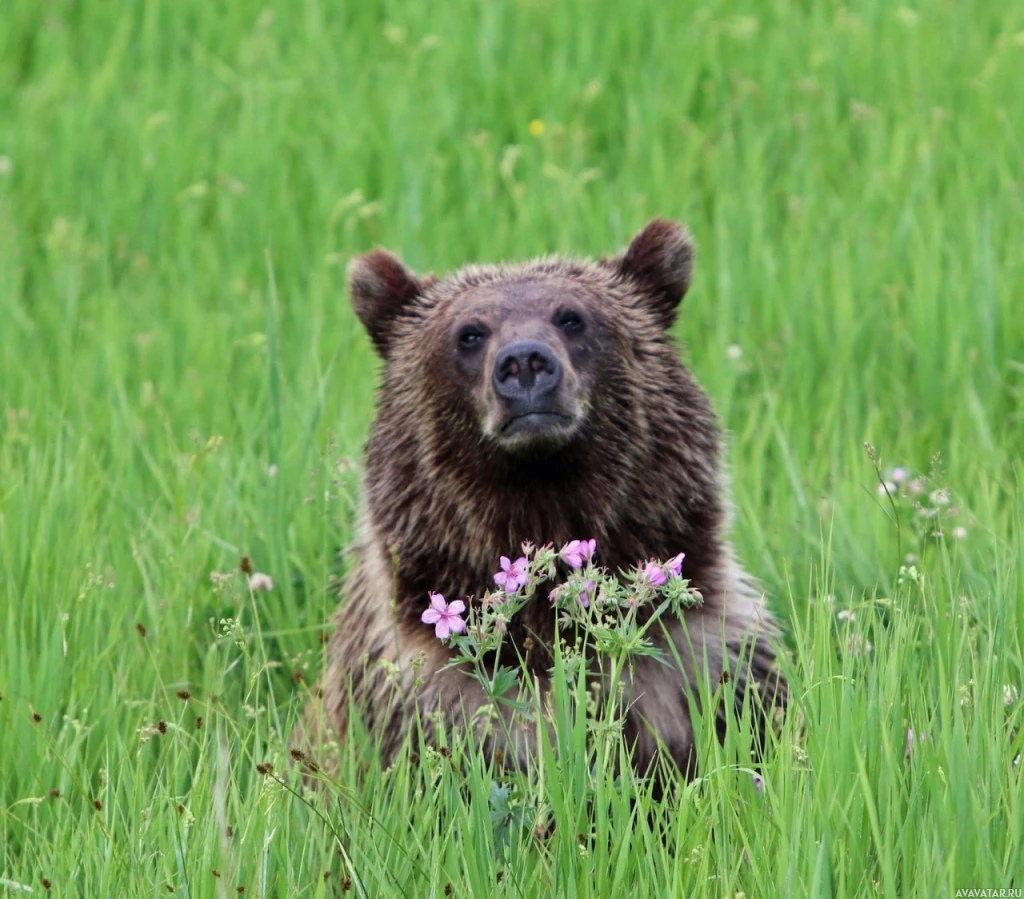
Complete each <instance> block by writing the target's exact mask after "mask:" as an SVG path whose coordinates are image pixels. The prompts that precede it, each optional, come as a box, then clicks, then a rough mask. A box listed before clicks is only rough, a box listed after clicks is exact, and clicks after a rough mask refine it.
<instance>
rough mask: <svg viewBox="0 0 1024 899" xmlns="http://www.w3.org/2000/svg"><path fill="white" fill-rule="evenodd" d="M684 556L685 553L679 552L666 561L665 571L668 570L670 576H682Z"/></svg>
mask: <svg viewBox="0 0 1024 899" xmlns="http://www.w3.org/2000/svg"><path fill="white" fill-rule="evenodd" d="M684 557H685V553H679V555H678V556H673V557H672V558H671V559H669V560H668V561H667V562H666V563H665V571H667V572H668V575H669V577H682V574H683V558H684Z"/></svg>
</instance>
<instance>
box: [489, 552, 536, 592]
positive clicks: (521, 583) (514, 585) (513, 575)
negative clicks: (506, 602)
mask: <svg viewBox="0 0 1024 899" xmlns="http://www.w3.org/2000/svg"><path fill="white" fill-rule="evenodd" d="M529 580H530V576H529V575H528V574H527V573H526V556H520V557H519V558H518V559H516V560H515V561H514V562H510V561H509V558H508V556H502V557H501V571H499V572H498V573H497V574H496V575H494V583H496V584H497V585H498V586H499V587H501V588H503V589H504V591H505V592H506V593H515V592H516V591H517V590H518V589H519V588H520V587H525V586H526V584H527V581H529Z"/></svg>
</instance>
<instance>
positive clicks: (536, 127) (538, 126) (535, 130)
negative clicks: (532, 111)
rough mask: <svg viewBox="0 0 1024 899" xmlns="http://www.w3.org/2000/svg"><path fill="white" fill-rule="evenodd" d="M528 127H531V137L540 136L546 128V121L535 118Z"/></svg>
mask: <svg viewBox="0 0 1024 899" xmlns="http://www.w3.org/2000/svg"><path fill="white" fill-rule="evenodd" d="M527 128H528V129H529V132H530V136H531V137H540V136H541V135H542V134H543V133H544V131H545V130H546V128H545V126H544V122H542V121H541V120H540V119H534V120H533V121H531V122H530V124H529V125H528V126H527Z"/></svg>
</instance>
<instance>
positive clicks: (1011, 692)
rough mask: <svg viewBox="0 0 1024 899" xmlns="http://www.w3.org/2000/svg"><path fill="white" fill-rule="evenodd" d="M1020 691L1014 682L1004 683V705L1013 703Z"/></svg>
mask: <svg viewBox="0 0 1024 899" xmlns="http://www.w3.org/2000/svg"><path fill="white" fill-rule="evenodd" d="M1019 695H1020V692H1019V691H1018V690H1017V687H1016V686H1015V685H1014V684H1003V705H1013V704H1014V703H1015V702H1016V701H1017V697H1018V696H1019Z"/></svg>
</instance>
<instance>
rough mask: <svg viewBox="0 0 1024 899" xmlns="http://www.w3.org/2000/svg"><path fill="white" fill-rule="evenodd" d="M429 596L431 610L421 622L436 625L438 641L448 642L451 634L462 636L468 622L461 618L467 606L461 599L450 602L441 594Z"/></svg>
mask: <svg viewBox="0 0 1024 899" xmlns="http://www.w3.org/2000/svg"><path fill="white" fill-rule="evenodd" d="M429 596H430V608H429V609H427V610H426V611H425V612H424V613H423V614H422V615H421V616H420V621H422V622H423V623H424V624H432V625H434V633H435V634H436V635H437V639H438V640H447V639H448V636H449V635H450V634H461V633H462V632H463V631H464V630H465V629H466V622H465V621H464V620H463V619H462V618H460V617H459V616H460V615H461V614H462V613H463V612H465V611H466V604H465V603H464V602H463V601H462V600H461V599H456V600H454V601H453V602H448V601H447V600H446V599H445V598H444V597H443V596H442V595H441V594H440V593H430V594H429Z"/></svg>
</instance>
